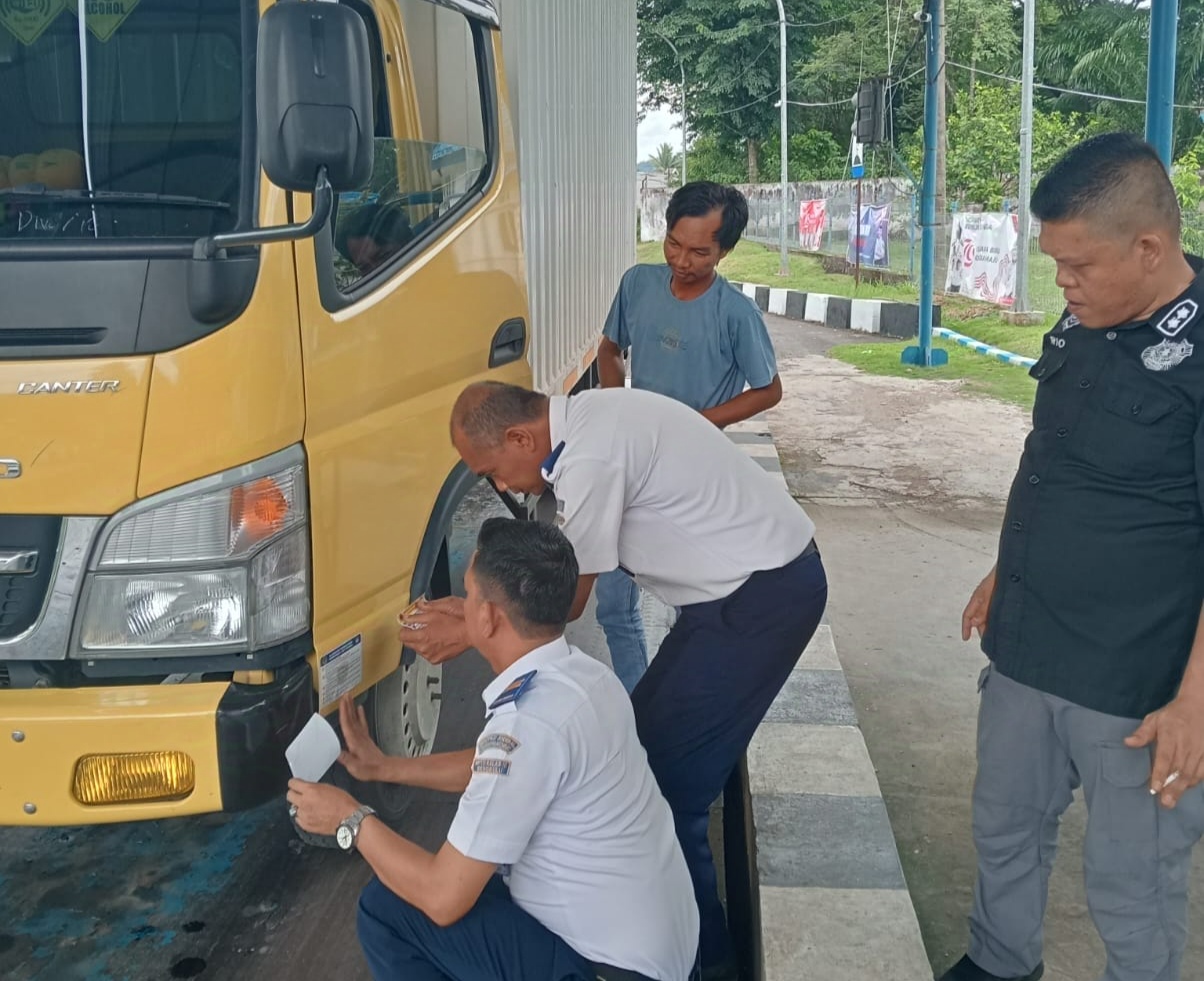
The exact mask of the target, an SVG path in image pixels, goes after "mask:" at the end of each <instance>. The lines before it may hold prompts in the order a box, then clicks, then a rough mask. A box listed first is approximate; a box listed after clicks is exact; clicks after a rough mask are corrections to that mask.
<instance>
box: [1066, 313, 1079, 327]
mask: <svg viewBox="0 0 1204 981" xmlns="http://www.w3.org/2000/svg"><path fill="white" fill-rule="evenodd" d="M1078 325H1079V318H1078V317H1076V316H1075V315H1074V314H1073V313H1068V314H1066V319H1065V320H1063V321H1062V330H1070V328H1071V327H1077V326H1078Z"/></svg>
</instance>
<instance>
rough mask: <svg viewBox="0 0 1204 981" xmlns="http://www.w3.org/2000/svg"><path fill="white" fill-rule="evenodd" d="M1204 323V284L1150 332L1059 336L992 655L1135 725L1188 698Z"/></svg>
mask: <svg viewBox="0 0 1204 981" xmlns="http://www.w3.org/2000/svg"><path fill="white" fill-rule="evenodd" d="M1189 261H1191V263H1192V266H1193V268H1195V269H1196V271H1197V273H1199V272H1200V269H1201V262H1200V260H1198V259H1195V258H1191V259H1190V260H1189ZM1202 320H1204V275H1199V276H1197V278H1196V279H1195V281H1194V282H1193V283H1192V284H1191V286H1190V287H1189V288H1188V289H1187V291H1186V292H1185V293H1183V294H1182V295H1181V296H1180V297H1179V298H1177V299H1176V300H1175V301H1174V302H1172V303H1170V304H1168V305H1167V306H1165V307H1163V308H1162V309H1160V310H1158V311H1157V312H1156V313H1155V314H1154V315H1153V316H1152V317H1151V318H1150V319H1149V320H1147V321H1142V322H1140V323H1133V324H1125V325H1123V326H1118V327H1116V328H1113V329H1110V330H1095V329H1088V328H1085V327H1083V326H1081V325H1080V324H1079V323H1078V321H1077V319H1076V318H1075V317H1073V316H1071V315H1069V314H1063V316H1062V319H1061V320H1060V321H1059V322H1058V323H1057V324H1056V325H1055V326H1054V328H1053V330H1051V331H1050V332H1049V333H1048V334H1047V335H1046V336H1045V339H1044V345H1043V350H1042V354H1041V357H1040V359H1039V360H1038V361H1037V363H1036V364H1035V365H1034V366H1033V368H1032V370H1031V371H1030V374H1031V375H1032V376H1033V377H1034V378H1036V379H1037V398H1036V402H1035V404H1034V406H1033V429H1032V432H1031V433H1030V434H1029V436H1028V439H1027V440H1026V441H1025V445H1024V454H1023V456H1022V457H1021V460H1020V469H1019V471H1018V472H1017V474H1016V479H1015V481H1014V482H1013V484H1012V489H1011V493H1010V495H1009V497H1008V505H1007V514H1006V517H1005V520H1004V524H1003V530H1002V532H1001V534H1000V542H999V564H998V570H997V578H996V587H995V595H994V597H993V599H992V602H991V609H990V613H989V617H988V623H987V631H986V634H985V636H984V638H983V645H982V646H983V651H984V652H985V653H986V654H987V656H988V657H989V658H990V659H991V660H992V662H994V664H995V666H996V667H997V668H998V670H999V671H1000V672H1001V673H1002V674H1004V675H1006V676H1007V677H1009V678H1012V679H1013V680H1015V681H1018V682H1020V683H1021V684H1024V685H1028V686H1030V687H1032V688H1036V689H1038V690H1040V691H1044V692H1047V693H1049V694H1051V695H1056V696H1058V697H1060V698H1064V699H1066V700H1068V701H1071V702H1074V703H1076V704H1078V705H1082V706H1085V707H1086V708H1090V709H1095V710H1096V711H1099V712H1106V713H1108V714H1109V715H1118V716H1124V717H1129V718H1140V717H1141V716H1143V715H1145V714H1146V713H1148V712H1151V711H1153V710H1155V709H1158V708H1161V707H1162V706H1163V705H1165V704H1166V703H1167V702H1168V701H1170V700H1171V699H1172V698H1173V697H1174V695H1175V692H1176V690H1177V688H1178V686H1179V682H1180V681H1181V679H1182V677H1183V670H1184V668H1185V667H1186V665H1187V659H1188V656H1189V654H1190V651H1191V644H1192V640H1193V638H1194V636H1195V632H1196V624H1197V622H1198V620H1199V617H1200V604H1201V601H1202V600H1204V517H1202V512H1201V488H1202V487H1204V425H1202V424H1201V420H1202V416H1204V326H1201V321H1202Z"/></svg>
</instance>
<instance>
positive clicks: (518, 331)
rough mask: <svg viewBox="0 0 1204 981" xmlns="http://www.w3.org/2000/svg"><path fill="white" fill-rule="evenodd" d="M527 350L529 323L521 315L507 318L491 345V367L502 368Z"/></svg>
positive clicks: (495, 334)
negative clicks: (512, 318)
mask: <svg viewBox="0 0 1204 981" xmlns="http://www.w3.org/2000/svg"><path fill="white" fill-rule="evenodd" d="M526 350H527V323H526V321H524V320H523V319H522V318H521V317H519V318H515V319H514V320H507V321H506V322H505V323H504V324H502V325H501V326H500V327H499V328H498V329H497V331H496V333H494V335H493V341H492V343H491V344H490V345H489V367H490V368H500V367H501V366H502V365H504V364H510V363H511V362H513V361H517V360H518V359H519V358H521V357H522V356H523V355H524V354H525V353H526Z"/></svg>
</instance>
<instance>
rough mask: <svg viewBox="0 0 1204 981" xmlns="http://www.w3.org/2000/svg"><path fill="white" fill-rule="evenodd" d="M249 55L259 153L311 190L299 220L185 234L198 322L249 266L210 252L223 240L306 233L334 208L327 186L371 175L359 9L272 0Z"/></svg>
mask: <svg viewBox="0 0 1204 981" xmlns="http://www.w3.org/2000/svg"><path fill="white" fill-rule="evenodd" d="M257 58H258V61H257V64H256V71H255V86H256V103H257V105H256V116H257V125H258V130H259V160H260V163H261V164H262V165H263V169H264V172H265V173H266V174H267V175H268V179H269V180H270V181H271V182H272V183H273V184H275V185H276V186H277V187H282V188H284V189H285V190H288V191H308V192H312V193H313V196H314V206H313V213H312V214H311V215H310V216H309V218H308V219H307V220H306V221H303V222H301V223H300V224H296V225H281V226H279V227H275V228H252V229H249V230H248V231H242V232H223V233H222V234H220V235H210V236H208V237H206V238H202V239H198V240H197V241H196V242H195V243H193V249H192V257H193V259H194V260H195V261H194V262H193V263H192V265H191V266H190V267H189V274H188V289H189V305H190V307H191V309H192V312H193V316H195V317H196V318H197V319H198V320H200V321H201V322H203V323H213V322H216V321H217V320H218V319H221V318H222V317H224V316H226V315H227V314H228V312H229V311H228V310H227V309H226V308H227V306H228V305H229V302H230V301H229V297H231V296H234V295H236V293H237V291H236V290H234V289H233V288H232V286H231V282H232V278H237V277H244V278H245V276H246V275H249V273H248V271H247V270H249V271H250V272H253V271H254V265H253V264H251V263H248V262H246V261H244V262H242V263H233V262H230V261H221V262H214V261H212V260H215V259H219V260H226V259H227V256H226V251H227V250H228V249H234V248H242V247H244V246H252V245H266V244H267V243H269V242H295V241H298V240H300V239H304V238H309V237H310V236H312V235H316V234H317V233H318V232H319V231H320V230H321V229H322V228H323V227H325V225H326V222H327V220H328V219H329V218H330V213H331V211H333V210H334V198H335V194H336V193H337V192H339V191H356V190H359V189H360V188H362V187H364V186H365V185H366V184H367V183H368V181H369V180H371V178H372V162H373V151H374V147H373V142H372V134H373V132H374V127H373V120H372V75H371V59H370V57H369V54H368V31H367V29H366V28H365V27H364V22H363V21H362V20H361V19H360V17H359V15H358V14H357V13H356V12H355V11H354V10H352V9H351V8H350V7H345V6H342V5H340V4H338V3H330V2H318V0H278V2H276V3H275V4H273V5H272V6H270V7H269V8H268V9H267V11H265V13H264V15H263V17H262V18H261V20H260V22H259V47H258V51H257ZM244 267H245V269H244ZM240 281H241V280H240Z"/></svg>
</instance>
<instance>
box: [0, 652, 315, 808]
mask: <svg viewBox="0 0 1204 981" xmlns="http://www.w3.org/2000/svg"><path fill="white" fill-rule="evenodd" d="M314 708H315V698H314V691H313V681H312V674H311V671H310V668H309V665H308V664H306V663H304V662H302V663H300V664H295V665H291V666H289V667H288V668H283V669H280V670H278V671H277V672H276V680H274V681H272V682H270V683H269V684H266V685H253V686H252V685H235V684H229V683H227V682H205V683H200V684H180V685H129V686H117V687H111V688H57V689H56V688H51V689H46V688H41V689H39V688H32V689H8V690H4V691H0V825H79V824H107V823H112V822H117V821H145V820H151V819H154V818H164V817H180V816H182V815H186V814H205V813H209V812H212V811H240V810H245V809H247V808H250V807H255V806H256V805H258V804H262V803H264V802H265V801H268V800H271V799H272V798H273V797H276V796H279V795H280V794H282V793H283V792H284V789H285V787H286V785H287V783H288V777H289V773H288V764H287V763H286V761H285V758H284V750H285V748H286V747H287V746H288V744H289V743H290V742H291V741H292V740H293V738H294V737H295V736H296V735H297V733H298V732H300V731H301V728H302V727H303V726H304V725H305V723H306V722H308V721H309V718H310V716H311V715H312V714H313V712H314ZM156 750H175V751H178V752H183V753H187V754H188V755H189V756H191V757H192V759H193V761H194V763H195V765H196V785H195V787H194V789H193V791H192V792H191V793H190V794H189V795H188V796H187V797H184V798H183V799H181V800H170V801H156V802H143V803H133V804H104V805H85V804H81V803H80V802H79V801H77V800H76V799H75V797H74V796H73V794H72V781H73V776H74V773H75V767H76V763H77V762H78V761H79V759H80V757H81V756H84V755H86V754H98V753H140V752H147V751H156Z"/></svg>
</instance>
